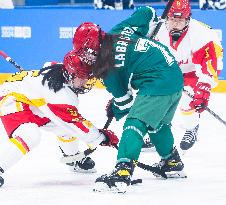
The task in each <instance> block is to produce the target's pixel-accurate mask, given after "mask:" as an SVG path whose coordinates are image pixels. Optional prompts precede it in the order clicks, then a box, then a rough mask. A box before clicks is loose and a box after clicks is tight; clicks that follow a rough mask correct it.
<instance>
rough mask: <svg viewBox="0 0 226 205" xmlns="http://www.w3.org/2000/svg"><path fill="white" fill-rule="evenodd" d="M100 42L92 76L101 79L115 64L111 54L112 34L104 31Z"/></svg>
mask: <svg viewBox="0 0 226 205" xmlns="http://www.w3.org/2000/svg"><path fill="white" fill-rule="evenodd" d="M101 41H102V43H101ZM100 43H101V48H100V50H99V52H98V54H97V59H96V62H95V64H94V66H93V68H92V71H93V75H94V77H96V78H102V79H103V78H104V77H105V76H106V75H107V73H108V72H109V71H110V70H111V69H112V68H113V67H114V64H115V60H114V55H113V52H114V51H113V44H114V36H113V35H111V34H108V33H106V34H105V36H104V39H102V40H100Z"/></svg>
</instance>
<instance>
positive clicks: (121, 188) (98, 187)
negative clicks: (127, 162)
mask: <svg viewBox="0 0 226 205" xmlns="http://www.w3.org/2000/svg"><path fill="white" fill-rule="evenodd" d="M126 190H127V184H125V183H124V182H115V186H112V187H109V186H108V185H107V184H106V183H104V182H96V184H95V187H94V188H93V191H94V192H101V193H106V192H110V193H120V194H124V193H126Z"/></svg>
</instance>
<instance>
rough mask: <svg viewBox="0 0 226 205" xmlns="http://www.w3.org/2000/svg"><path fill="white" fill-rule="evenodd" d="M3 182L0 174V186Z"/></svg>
mask: <svg viewBox="0 0 226 205" xmlns="http://www.w3.org/2000/svg"><path fill="white" fill-rule="evenodd" d="M3 184H4V179H3V178H2V177H1V176H0V187H1V186H2V185H3Z"/></svg>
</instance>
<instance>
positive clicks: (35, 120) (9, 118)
mask: <svg viewBox="0 0 226 205" xmlns="http://www.w3.org/2000/svg"><path fill="white" fill-rule="evenodd" d="M91 78H92V72H91V69H90V67H89V66H84V65H83V63H82V62H81V60H80V58H79V57H78V56H77V54H76V52H75V51H74V50H72V51H70V52H68V53H67V54H66V55H65V57H64V63H63V64H54V65H51V66H47V67H44V68H42V69H41V70H40V71H39V72H38V71H22V72H19V73H15V74H13V75H12V76H11V77H10V78H9V79H8V80H7V81H6V82H5V83H4V84H3V85H1V89H0V119H1V123H2V125H3V127H4V129H5V134H6V135H7V137H8V139H9V142H10V143H7V144H6V146H5V147H4V149H1V150H0V179H1V180H0V186H2V185H3V183H4V180H3V177H2V174H3V173H4V172H6V171H7V170H8V169H9V168H10V167H11V166H13V165H14V164H15V163H17V162H18V161H19V160H20V159H21V158H22V157H23V156H24V155H26V154H27V153H28V152H30V151H32V150H33V149H34V148H35V147H36V146H37V145H38V144H39V142H40V138H41V131H42V130H46V131H51V132H52V133H54V134H55V135H56V137H58V139H59V142H60V147H61V149H62V151H63V152H64V154H65V155H75V154H77V153H78V152H79V150H78V144H77V141H78V140H82V141H84V142H85V143H86V144H87V145H88V146H89V147H90V148H91V149H95V148H96V147H97V146H98V145H99V144H100V145H107V146H111V145H113V144H117V143H118V138H117V136H116V135H115V134H114V133H113V132H112V131H109V130H106V129H97V128H96V127H95V126H94V125H93V124H92V123H91V122H90V121H88V120H86V119H85V118H83V117H82V115H81V114H80V113H79V111H78V108H77V107H78V94H79V93H84V92H86V91H87V90H89V89H91V88H92V84H90V86H89V85H88V84H87V81H88V80H89V79H91ZM1 135H3V133H1ZM69 165H70V166H72V169H75V170H76V169H82V170H84V171H90V170H92V169H93V168H94V165H95V163H94V161H93V160H92V159H91V158H89V157H85V158H83V159H81V160H80V161H75V162H74V163H72V164H69Z"/></svg>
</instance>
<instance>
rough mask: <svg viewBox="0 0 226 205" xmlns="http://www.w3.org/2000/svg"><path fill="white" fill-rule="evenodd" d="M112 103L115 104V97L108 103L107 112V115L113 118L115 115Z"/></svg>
mask: <svg viewBox="0 0 226 205" xmlns="http://www.w3.org/2000/svg"><path fill="white" fill-rule="evenodd" d="M112 105H113V99H111V100H109V101H108V104H107V105H106V109H105V110H106V113H107V117H108V118H113V117H114V113H113V110H112Z"/></svg>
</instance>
